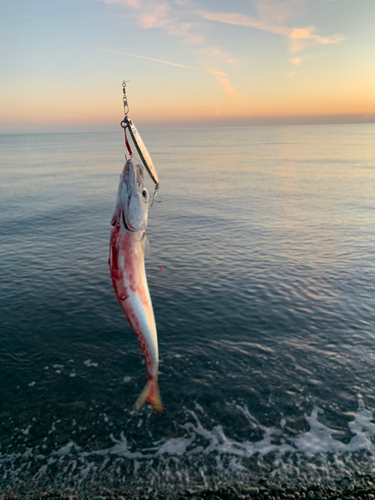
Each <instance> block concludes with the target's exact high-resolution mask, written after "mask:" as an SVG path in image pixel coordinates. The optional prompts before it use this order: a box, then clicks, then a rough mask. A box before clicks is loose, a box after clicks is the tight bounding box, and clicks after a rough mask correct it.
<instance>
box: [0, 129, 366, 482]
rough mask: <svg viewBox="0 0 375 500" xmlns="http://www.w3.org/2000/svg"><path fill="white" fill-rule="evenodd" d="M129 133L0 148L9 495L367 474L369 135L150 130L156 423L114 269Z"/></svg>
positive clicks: (0, 380) (10, 141) (21, 139)
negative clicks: (142, 400) (145, 400)
mask: <svg viewBox="0 0 375 500" xmlns="http://www.w3.org/2000/svg"><path fill="white" fill-rule="evenodd" d="M121 132H122V131H121V129H119V131H118V132H115V133H105V134H99V133H92V134H48V135H8V136H0V151H1V155H0V234H1V239H0V276H1V278H0V308H1V314H0V331H1V336H0V357H1V359H0V384H1V385H0V386H1V403H0V404H1V409H0V423H1V426H0V427H1V430H0V432H1V434H0V443H1V448H0V451H1V454H0V478H1V480H0V483H1V486H2V487H6V486H11V487H12V488H13V487H17V485H20V484H21V485H22V484H25V483H26V485H28V486H29V487H30V485H39V486H41V487H43V486H45V485H50V486H54V487H59V488H66V487H69V486H71V487H75V488H81V489H85V488H88V487H90V486H92V485H95V484H101V485H105V486H107V487H111V486H118V485H121V484H125V485H127V486H128V487H130V488H137V487H142V488H158V489H168V488H169V489H176V488H185V487H189V488H199V487H205V486H207V485H208V486H214V485H219V484H220V483H221V482H223V481H224V482H226V484H228V483H230V482H232V481H233V482H235V481H248V482H254V481H256V480H257V479H259V478H267V479H268V478H271V479H273V480H275V481H280V482H286V481H299V482H302V483H303V482H308V481H311V480H329V479H333V478H337V477H342V476H349V477H353V476H354V475H355V474H357V473H358V472H361V471H362V472H365V471H366V472H370V473H371V472H373V471H374V472H375V421H373V410H374V409H375V232H374V228H375V140H374V136H375V126H374V125H363V126H362V125H353V126H351V125H342V126H304V127H291V126H289V127H251V128H241V129H234V128H228V129H205V130H184V131H157V132H155V131H154V132H144V133H143V138H144V140H145V142H146V144H147V146H148V148H149V151H150V153H151V154H152V156H153V159H154V162H155V165H156V167H157V171H158V173H159V177H160V179H161V189H160V197H159V200H160V201H161V203H157V204H155V205H154V207H153V208H152V209H151V211H150V214H149V230H148V234H149V240H150V243H151V247H152V256H151V258H150V259H148V261H147V275H148V281H149V286H150V292H151V296H152V300H153V305H154V311H155V316H156V320H157V326H158V335H159V347H160V357H161V365H160V391H161V395H162V399H163V403H164V405H165V406H166V409H167V410H166V411H165V412H164V413H163V414H162V415H154V414H153V413H152V410H151V408H150V407H149V406H146V407H145V408H143V409H142V410H141V411H140V412H139V413H134V412H133V411H132V410H131V406H132V404H133V403H134V401H135V399H136V398H137V396H138V394H139V393H140V391H141V390H142V388H143V386H144V383H145V378H146V368H145V365H144V361H143V358H142V356H141V355H140V354H141V351H140V348H139V346H138V344H137V342H136V339H135V336H134V334H133V333H132V331H131V330H130V328H129V326H128V325H127V323H126V320H125V317H124V315H123V313H122V312H121V309H120V307H119V305H118V303H117V299H116V297H115V294H114V291H113V289H112V285H111V281H110V276H109V270H108V264H107V258H108V240H109V233H110V224H109V221H110V219H111V216H112V209H113V205H114V202H115V198H116V192H117V183H118V178H119V174H120V171H121V169H122V165H123V157H124V149H125V147H124V144H123V136H122V134H121ZM161 266H162V268H163V269H162V270H160V269H159V268H160V267H161Z"/></svg>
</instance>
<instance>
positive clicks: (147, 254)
mask: <svg viewBox="0 0 375 500" xmlns="http://www.w3.org/2000/svg"><path fill="white" fill-rule="evenodd" d="M143 241H144V245H145V257H151V246H150V242H149V240H148V238H147V234H146V231H145V232H144V233H143Z"/></svg>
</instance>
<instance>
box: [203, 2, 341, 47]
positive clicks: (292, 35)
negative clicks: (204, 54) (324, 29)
mask: <svg viewBox="0 0 375 500" xmlns="http://www.w3.org/2000/svg"><path fill="white" fill-rule="evenodd" d="M300 2H301V0H289V1H284V2H274V1H271V0H258V2H257V7H258V12H259V13H260V18H259V19H257V18H255V17H251V16H248V15H246V14H237V13H222V12H207V11H202V10H201V11H197V12H196V13H197V14H198V15H199V16H201V17H203V18H204V19H208V20H210V21H216V22H219V23H225V24H233V25H236V26H245V27H248V28H255V29H259V30H262V31H267V32H269V33H272V34H274V35H281V36H284V37H286V38H287V39H288V41H289V49H290V51H291V52H299V51H301V50H302V49H303V48H304V47H305V44H306V41H310V43H311V42H313V43H315V44H323V45H325V44H338V43H340V42H341V41H343V40H344V39H345V37H344V36H343V35H341V34H338V33H336V34H334V35H330V36H326V37H324V36H320V35H317V34H315V27H314V26H309V27H304V28H289V27H287V26H285V24H283V21H285V20H286V19H287V18H289V17H290V16H291V14H290V8H291V7H292V6H293V5H298V4H299V3H300ZM277 7H279V8H277ZM280 7H282V8H280Z"/></svg>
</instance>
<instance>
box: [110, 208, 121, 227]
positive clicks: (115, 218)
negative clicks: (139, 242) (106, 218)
mask: <svg viewBox="0 0 375 500" xmlns="http://www.w3.org/2000/svg"><path fill="white" fill-rule="evenodd" d="M118 211H119V208H118V205H116V207H115V210H114V212H113V215H112V219H111V226H115V225H116V220H117V217H118Z"/></svg>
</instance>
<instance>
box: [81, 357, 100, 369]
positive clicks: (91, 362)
mask: <svg viewBox="0 0 375 500" xmlns="http://www.w3.org/2000/svg"><path fill="white" fill-rule="evenodd" d="M83 364H84V365H86V366H88V367H91V366H95V367H96V366H98V363H94V362H93V361H91V359H86V361H84V362H83Z"/></svg>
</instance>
